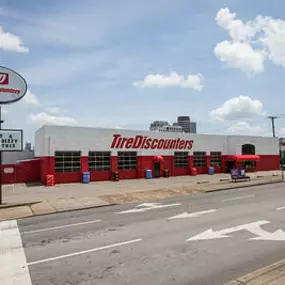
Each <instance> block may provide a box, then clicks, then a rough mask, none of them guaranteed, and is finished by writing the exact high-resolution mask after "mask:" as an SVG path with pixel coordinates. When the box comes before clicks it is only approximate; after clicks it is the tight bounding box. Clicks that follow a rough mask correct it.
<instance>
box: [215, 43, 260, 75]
mask: <svg viewBox="0 0 285 285" xmlns="http://www.w3.org/2000/svg"><path fill="white" fill-rule="evenodd" d="M214 54H215V55H216V57H217V58H219V59H220V60H221V61H222V62H225V63H227V64H228V65H229V66H231V67H235V68H238V69H241V70H242V71H245V72H247V73H259V72H263V70H264V60H265V56H266V52H265V51H262V50H257V49H253V48H252V47H251V45H250V44H248V43H242V42H230V41H223V42H220V43H218V44H217V45H216V47H215V49H214Z"/></svg>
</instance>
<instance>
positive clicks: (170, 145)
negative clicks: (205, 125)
mask: <svg viewBox="0 0 285 285" xmlns="http://www.w3.org/2000/svg"><path fill="white" fill-rule="evenodd" d="M193 143H194V141H193V140H184V139H180V138H177V139H155V138H150V137H148V136H142V135H138V136H135V137H122V136H121V135H120V134H114V135H113V141H112V143H111V148H116V149H124V148H126V149H179V150H182V149H187V150H190V149H192V147H193Z"/></svg>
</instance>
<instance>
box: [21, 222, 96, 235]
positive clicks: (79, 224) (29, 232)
mask: <svg viewBox="0 0 285 285" xmlns="http://www.w3.org/2000/svg"><path fill="white" fill-rule="evenodd" d="M99 222H101V220H95V221H88V222H82V223H76V224H68V225H62V226H56V227H51V228H44V229H39V230H33V231H26V232H22V234H34V233H42V232H47V231H54V230H59V229H64V228H68V227H75V226H81V225H88V224H95V223H99Z"/></svg>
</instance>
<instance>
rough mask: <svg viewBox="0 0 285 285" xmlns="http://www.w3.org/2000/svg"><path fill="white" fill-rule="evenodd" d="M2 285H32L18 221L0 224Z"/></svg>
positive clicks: (0, 278) (0, 281) (0, 277)
mask: <svg viewBox="0 0 285 285" xmlns="http://www.w3.org/2000/svg"><path fill="white" fill-rule="evenodd" d="M0 272H1V274H0V284H1V285H2V284H3V285H4V284H5V285H32V281H31V277H30V273H29V268H28V266H27V261H26V256H25V252H24V249H23V245H22V239H21V235H20V232H19V228H18V224H17V221H16V220H12V221H4V222H0Z"/></svg>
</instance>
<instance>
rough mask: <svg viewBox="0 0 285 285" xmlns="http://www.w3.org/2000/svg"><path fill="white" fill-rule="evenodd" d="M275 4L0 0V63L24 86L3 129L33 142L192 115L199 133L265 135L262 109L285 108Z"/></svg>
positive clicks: (280, 22) (280, 126)
mask: <svg viewBox="0 0 285 285" xmlns="http://www.w3.org/2000/svg"><path fill="white" fill-rule="evenodd" d="M166 3H167V4H166ZM283 8H285V3H284V1H282V0H276V1H274V2H273V1H264V0H260V1H258V5H256V2H255V1H245V0H235V1H234V0H229V1H225V0H224V1H220V0H211V1H209V0H199V1H191V0H175V1H174V0H173V1H167V2H166V1H161V0H156V1H150V0H145V1H131V0H121V1H115V0H112V1H111V0H104V1H103V0H100V1H99V0H97V1H94V0H82V1H73V0H49V1H36V0H33V1H32V0H26V1H18V0H6V1H4V0H0V17H1V26H2V30H0V60H1V65H4V66H7V67H10V68H12V69H15V70H16V71H18V72H20V73H21V74H22V75H23V76H24V77H25V78H26V80H27V82H28V85H29V93H28V95H27V96H26V97H25V99H23V100H22V101H20V102H18V103H15V104H12V105H9V106H7V107H5V109H4V119H5V124H4V126H5V127H6V128H10V127H15V128H23V129H24V132H25V137H26V139H27V140H33V133H34V131H35V130H36V129H37V128H39V127H40V126H41V125H43V124H45V123H47V124H52V123H54V124H67V125H70V124H75V125H80V126H100V127H101V126H102V127H118V128H131V129H147V128H148V126H149V123H150V122H151V121H152V120H156V119H163V120H168V121H170V122H172V121H174V120H175V119H176V117H177V115H190V116H191V118H192V119H193V120H194V121H197V122H198V132H201V133H221V134H225V133H230V134H245V133H246V134H254V135H270V134H271V133H270V122H269V120H268V119H266V116H267V115H271V114H283V113H284V114H285V96H284V91H283V89H284V87H283V82H284V75H285V57H284V55H285V22H284V20H285V16H284V13H282V11H284V9H283ZM189 75H190V76H189ZM188 76H189V77H188ZM284 122H285V117H284V118H280V119H279V120H278V121H277V122H276V124H277V134H278V135H279V136H282V135H285V128H284Z"/></svg>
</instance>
